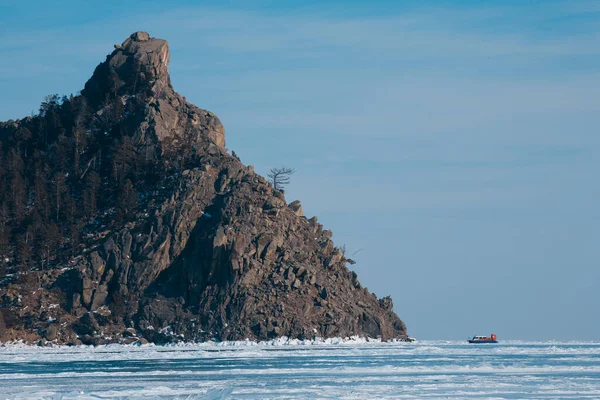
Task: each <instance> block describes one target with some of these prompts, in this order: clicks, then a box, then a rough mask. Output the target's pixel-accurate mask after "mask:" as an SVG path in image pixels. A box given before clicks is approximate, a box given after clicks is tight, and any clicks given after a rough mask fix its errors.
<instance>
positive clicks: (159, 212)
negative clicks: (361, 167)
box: [0, 32, 407, 344]
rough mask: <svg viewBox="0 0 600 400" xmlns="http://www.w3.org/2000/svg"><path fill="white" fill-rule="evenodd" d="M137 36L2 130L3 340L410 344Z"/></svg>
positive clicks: (336, 252)
mask: <svg viewBox="0 0 600 400" xmlns="http://www.w3.org/2000/svg"><path fill="white" fill-rule="evenodd" d="M169 59H170V53H169V47H168V43H167V42H166V41H165V40H161V39H156V38H152V37H150V35H149V34H148V33H145V32H136V33H134V34H132V35H131V36H130V37H129V38H127V39H126V40H125V42H124V43H123V44H122V45H120V46H115V49H114V51H113V52H112V53H111V54H110V55H108V56H107V58H106V61H104V62H103V63H101V64H100V65H98V67H97V68H96V70H95V71H94V73H93V76H92V77H91V78H90V80H89V81H88V82H87V83H86V84H85V87H84V89H83V90H82V91H81V94H80V95H77V96H70V97H63V98H60V97H58V96H49V97H48V98H47V99H46V101H45V102H44V103H42V106H41V108H40V112H39V114H37V115H34V116H31V117H27V118H24V119H21V120H16V121H13V120H11V121H8V122H2V123H0V145H1V148H0V157H1V159H0V161H1V164H0V165H1V167H0V168H1V169H0V189H1V190H0V255H1V256H2V260H1V265H0V341H11V340H23V341H25V342H28V343H45V342H53V343H58V344H81V343H84V344H102V343H113V342H118V343H133V342H146V341H150V342H155V343H168V342H173V341H205V340H241V339H246V338H249V339H253V340H263V339H269V338H275V337H281V336H288V337H292V338H313V337H316V336H317V337H346V336H352V335H359V336H364V337H372V338H382V339H383V340H389V339H400V340H402V339H406V338H407V336H406V327H405V325H404V323H403V322H402V321H401V320H400V319H399V318H398V316H397V315H396V314H395V313H394V311H393V309H392V308H393V306H392V300H391V299H390V298H389V297H386V298H382V299H378V298H377V297H376V296H375V295H374V294H372V293H370V292H369V291H368V290H367V289H366V288H363V287H362V286H361V284H360V283H359V281H358V279H357V275H356V274H355V273H354V272H352V271H350V270H349V269H348V268H347V267H346V262H347V260H346V258H345V256H344V252H343V251H342V250H341V249H340V248H339V247H336V246H335V245H334V243H333V241H332V232H331V231H329V230H325V229H323V226H322V225H321V224H319V223H318V221H317V218H316V217H313V218H306V217H305V216H304V215H303V212H302V207H301V205H300V202H299V201H293V202H291V203H289V204H288V203H287V201H286V199H285V196H284V194H283V193H282V191H280V190H276V189H275V188H274V187H273V186H272V185H271V184H270V183H269V182H268V181H267V180H266V179H265V178H263V177H262V176H260V175H258V174H256V173H255V172H254V170H253V168H252V166H246V165H243V164H242V163H241V162H240V160H239V159H238V158H237V157H234V156H233V155H230V154H229V153H228V152H227V149H226V147H225V130H224V128H223V125H222V124H221V122H220V121H219V119H218V118H217V116H216V115H214V114H213V113H211V112H209V111H205V110H202V109H200V108H197V107H196V106H194V105H192V104H190V103H188V102H187V101H186V100H185V98H184V97H182V96H181V95H179V94H178V93H177V92H175V91H174V89H173V87H172V85H171V81H170V77H169V72H168V66H169Z"/></svg>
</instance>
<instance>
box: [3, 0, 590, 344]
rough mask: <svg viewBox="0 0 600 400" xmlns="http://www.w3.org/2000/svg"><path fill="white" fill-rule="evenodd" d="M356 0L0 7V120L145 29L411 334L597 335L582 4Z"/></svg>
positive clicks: (72, 88)
mask: <svg viewBox="0 0 600 400" xmlns="http://www.w3.org/2000/svg"><path fill="white" fill-rule="evenodd" d="M82 3H83V4H82ZM365 3H366V2H359V1H344V2H341V1H303V2H298V3H295V2H281V1H277V2H276V1H255V2H252V1H244V2H241V1H239V2H238V1H230V2H199V1H172V2H169V3H168V4H169V5H168V6H167V5H166V4H167V3H166V2H158V1H144V2H139V1H130V2H127V3H126V4H122V3H121V2H116V1H103V2H75V1H63V2H60V5H57V4H55V3H53V2H41V1H40V2H31V1H12V0H8V1H7V0H4V1H1V0H0V30H1V32H2V34H1V35H0V60H1V61H2V62H1V63H0V93H1V94H2V95H1V96H0V120H6V119H10V118H17V117H23V116H26V115H28V114H30V113H31V111H32V110H36V109H37V108H38V107H39V103H40V102H41V101H42V99H43V97H44V96H45V95H47V94H50V93H61V94H62V93H76V92H78V91H79V90H80V89H81V88H82V87H83V85H84V83H85V81H86V80H87V79H88V78H89V76H90V75H91V73H92V71H93V69H94V67H95V66H96V65H97V64H98V63H99V62H101V61H102V60H103V59H104V57H105V55H106V54H108V53H110V52H111V51H112V45H113V44H120V43H121V42H122V41H123V40H124V39H125V38H126V37H127V36H128V35H129V34H130V33H131V32H134V31H137V30H146V31H148V32H150V34H151V35H153V36H156V37H161V38H165V39H167V40H169V43H170V46H171V67H170V71H171V77H172V81H173V85H174V87H175V89H176V90H177V91H179V92H180V93H181V94H183V95H184V96H186V97H187V99H188V100H189V101H191V102H193V103H194V104H196V105H198V106H199V107H202V108H206V109H209V110H211V111H213V112H215V113H216V114H217V115H219V117H220V118H221V120H222V122H223V123H224V125H225V129H226V131H227V145H228V147H229V148H230V149H233V150H235V151H236V153H237V154H239V155H240V156H241V158H242V161H243V162H244V163H246V164H252V165H254V166H255V167H256V169H257V171H259V172H261V173H263V174H265V173H266V172H267V171H268V169H269V168H270V167H272V166H280V165H287V166H291V167H294V168H296V169H297V173H296V175H295V176H294V178H293V181H292V184H291V185H290V187H289V190H288V191H287V192H286V196H287V199H288V201H292V200H294V199H300V200H301V201H302V204H303V207H304V210H305V212H306V214H307V215H308V216H309V217H310V216H312V215H317V216H318V217H319V220H320V222H322V223H323V224H324V225H325V227H326V228H330V229H332V230H333V232H334V240H335V241H336V244H338V245H342V244H345V245H346V247H347V248H348V249H349V251H350V253H355V255H354V258H355V259H356V260H357V261H358V263H357V264H356V265H355V266H354V269H355V270H356V271H357V273H358V274H359V278H360V279H361V281H362V282H363V284H364V285H365V286H367V287H368V288H369V289H370V290H372V291H373V292H375V293H376V294H377V295H379V296H383V295H388V294H389V295H392V297H393V298H394V302H395V309H396V311H397V312H398V314H399V315H400V316H401V317H402V318H403V319H404V320H405V321H406V323H407V325H408V328H409V333H410V334H411V335H414V336H416V337H417V338H423V339H462V338H464V337H466V336H468V335H473V334H484V333H490V332H491V331H494V332H496V333H497V334H498V335H499V336H500V338H511V339H544V340H545V339H582V340H586V339H587V340H591V339H596V340H597V339H598V334H597V332H598V331H600V320H598V319H597V318H595V316H596V315H597V314H598V311H597V310H598V309H599V308H600V296H598V294H597V293H598V290H599V289H600V288H599V282H600V255H599V251H598V248H600V246H599V241H600V228H599V227H600V211H599V209H598V203H599V201H598V200H599V199H600V183H599V181H598V171H600V135H599V126H600V46H599V43H600V2H598V1H585V0H584V1H573V0H571V1H543V2H542V1H474V0H471V1H458V0H455V1H452V0H446V1H429V2H427V6H423V5H422V4H423V3H424V2H417V1H406V2H397V1H371V2H368V5H365ZM399 3H401V4H399Z"/></svg>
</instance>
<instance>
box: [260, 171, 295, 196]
mask: <svg viewBox="0 0 600 400" xmlns="http://www.w3.org/2000/svg"><path fill="white" fill-rule="evenodd" d="M294 172H296V170H295V169H293V168H286V167H281V168H271V170H270V171H269V174H268V175H267V176H268V177H269V178H271V182H272V183H273V187H274V188H275V189H277V190H279V191H280V192H283V187H284V186H285V185H287V184H288V183H290V177H291V175H292V174H293V173H294Z"/></svg>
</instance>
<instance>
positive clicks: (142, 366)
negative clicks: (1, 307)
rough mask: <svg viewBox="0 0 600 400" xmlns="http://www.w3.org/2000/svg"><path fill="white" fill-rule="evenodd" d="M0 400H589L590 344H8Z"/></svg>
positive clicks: (594, 375) (595, 386)
mask: <svg viewBox="0 0 600 400" xmlns="http://www.w3.org/2000/svg"><path fill="white" fill-rule="evenodd" d="M0 398H2V399H4V398H8V399H13V398H27V399H30V398H47V399H99V398H100V399H104V398H134V399H148V398H167V399H196V398H198V399H200V398H202V399H204V398H209V399H305V398H310V399H338V398H341V399H372V398H380V399H423V398H431V399H436V398H446V399H464V398H469V399H474V398H491V399H525V398H526V399H598V398H600V343H572V342H569V343H566V342H545V343H541V342H535V343H534V342H503V343H501V344H498V345H469V344H466V343H464V342H434V341H425V342H418V343H381V342H378V341H365V340H361V339H351V340H341V339H330V340H326V341H325V340H317V341H298V340H287V339H285V338H284V339H278V340H274V341H269V342H261V343H254V342H249V341H242V342H226V343H204V344H180V345H174V346H154V345H145V346H122V345H108V346H99V347H84V346H82V347H33V346H25V345H22V344H11V345H6V346H3V347H0Z"/></svg>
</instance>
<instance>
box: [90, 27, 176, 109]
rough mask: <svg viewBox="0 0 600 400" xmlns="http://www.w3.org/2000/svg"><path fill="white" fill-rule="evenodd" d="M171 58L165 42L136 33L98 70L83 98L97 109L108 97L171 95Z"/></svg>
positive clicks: (116, 47)
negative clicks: (143, 94) (167, 93)
mask: <svg viewBox="0 0 600 400" xmlns="http://www.w3.org/2000/svg"><path fill="white" fill-rule="evenodd" d="M170 58H171V54H170V52H169V43H168V42H167V41H166V40H163V39H157V38H153V37H151V36H150V34H149V33H148V32H134V33H132V34H131V35H130V36H129V37H128V38H127V39H126V40H125V41H124V42H123V44H122V45H121V46H115V50H114V51H113V52H112V53H111V54H110V55H108V56H107V58H106V61H105V62H103V63H101V64H100V65H99V66H98V67H97V68H96V70H95V71H94V75H93V76H92V78H90V80H89V81H88V82H87V83H86V85H85V89H84V90H83V91H82V94H83V95H85V96H86V97H87V98H88V100H90V101H91V103H92V104H96V105H98V104H100V103H101V102H103V101H104V100H105V98H106V96H107V95H108V96H117V95H137V94H141V93H145V94H146V95H148V96H156V95H157V94H158V95H160V94H161V93H163V92H165V91H166V90H170V91H172V90H173V89H172V87H171V79H170V77H169V61H170Z"/></svg>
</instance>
